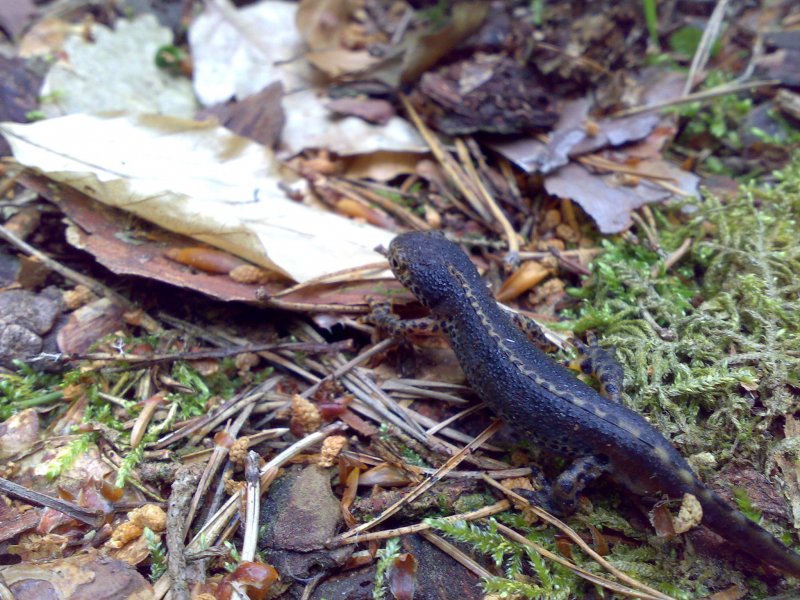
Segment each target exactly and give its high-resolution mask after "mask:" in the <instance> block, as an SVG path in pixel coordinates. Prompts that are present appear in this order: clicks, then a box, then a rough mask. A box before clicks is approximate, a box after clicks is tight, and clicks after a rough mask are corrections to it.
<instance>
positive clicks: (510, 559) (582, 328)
mask: <svg viewBox="0 0 800 600" xmlns="http://www.w3.org/2000/svg"><path fill="white" fill-rule="evenodd" d="M692 211H693V212H690V213H689V214H688V216H687V213H686V207H684V210H683V211H680V210H678V209H675V210H670V209H665V210H664V211H662V212H661V213H660V214H658V215H656V219H657V225H658V240H659V244H660V246H661V247H660V248H648V247H646V245H645V244H644V243H642V242H637V241H631V240H630V238H627V239H623V238H613V239H607V240H604V242H603V245H604V247H605V252H604V253H603V254H602V255H601V256H599V257H598V258H597V260H596V261H595V262H594V264H593V265H592V275H591V276H590V277H589V278H588V279H587V281H586V282H585V285H584V286H583V287H581V288H580V289H577V290H574V293H575V295H576V296H577V297H579V298H580V299H581V300H582V301H581V302H580V303H579V305H578V308H577V309H576V310H575V311H574V312H573V313H572V314H571V315H568V317H570V321H569V323H568V326H569V327H571V328H572V329H573V331H575V333H576V334H582V333H584V332H586V331H588V330H592V331H594V332H595V333H596V334H597V335H598V338H599V339H600V343H601V345H604V346H614V347H616V348H617V357H618V360H619V361H620V362H621V363H622V365H623V367H624V369H625V375H626V386H625V394H624V402H625V403H626V404H627V405H628V406H629V407H631V408H633V409H635V410H637V411H639V412H641V413H643V414H644V415H646V416H647V418H648V419H650V421H651V422H652V423H653V424H654V425H655V426H656V427H657V428H658V429H659V430H660V431H661V432H662V433H663V434H664V435H665V436H666V437H667V438H669V439H670V440H671V441H672V442H673V443H674V444H675V445H676V447H678V448H679V449H680V450H681V452H682V453H683V454H684V455H685V456H687V457H689V458H690V459H691V458H692V457H695V458H696V459H698V460H696V461H695V464H696V465H700V464H704V465H706V466H707V469H706V470H704V473H703V475H704V476H705V477H706V478H707V479H708V478H709V477H713V476H714V472H715V471H717V470H718V469H719V468H720V467H721V466H723V465H725V464H726V463H729V462H730V461H731V460H732V459H733V458H734V457H735V458H736V460H737V461H743V462H746V463H749V464H751V465H753V466H755V468H756V469H757V470H760V471H762V472H763V473H764V474H766V475H769V476H775V480H780V479H781V473H780V472H776V471H775V470H774V469H773V470H772V472H769V467H770V466H773V467H774V465H775V464H776V461H775V460H774V459H775V455H776V453H783V455H784V456H786V454H787V453H788V454H789V457H790V459H791V460H792V461H796V460H797V459H798V447H800V443H791V440H789V439H782V438H783V434H782V428H781V427H780V425H781V423H782V422H783V419H784V417H785V416H786V415H787V414H788V413H790V412H791V411H792V410H793V408H795V407H796V405H797V403H798V401H799V400H800V393H799V392H798V390H800V161H795V163H794V164H792V165H791V166H790V167H788V168H786V169H785V170H783V171H782V172H780V173H776V174H774V182H773V183H772V184H770V185H765V184H760V185H757V184H752V185H746V186H743V187H742V189H741V191H740V193H739V195H738V197H736V198H733V199H729V200H726V201H722V200H720V199H718V198H716V197H714V196H712V195H706V197H705V198H704V200H703V201H702V202H701V203H699V204H698V205H696V206H694V207H693V208H692ZM642 237H643V238H644V236H642ZM687 238H692V239H693V243H692V246H691V249H690V251H689V252H688V253H687V254H686V255H685V256H684V257H683V258H682V260H680V261H679V262H678V263H677V265H675V266H673V267H672V268H670V269H669V270H667V269H665V268H664V264H665V258H666V256H667V255H668V254H669V252H670V251H672V250H673V249H675V248H677V247H679V246H680V244H681V243H682V242H683V241H684V240H685V239H687ZM795 441H797V440H795ZM701 458H702V459H703V460H700V459H701ZM621 493H622V492H621ZM736 498H737V501H738V502H739V504H740V508H742V509H746V510H748V512H749V514H750V516H751V517H752V518H758V517H759V516H760V515H759V511H758V510H757V509H754V507H753V506H752V505H751V503H750V502H749V499H748V497H747V493H746V490H741V489H740V490H737V494H736ZM592 499H593V500H595V501H596V506H595V507H594V509H593V511H592V512H591V513H589V514H586V515H581V516H576V517H575V518H574V519H573V520H572V521H571V523H572V525H573V526H574V527H576V528H577V529H578V530H585V525H584V523H582V521H583V522H589V523H592V524H593V525H594V526H596V527H598V528H601V529H602V528H606V529H607V530H608V529H610V530H614V531H617V532H620V533H623V534H624V535H626V536H628V537H632V538H638V539H640V540H642V543H641V544H640V545H638V546H629V545H625V544H617V545H615V546H614V547H613V549H612V552H611V554H610V555H609V556H608V557H607V558H608V559H609V560H610V562H612V563H613V564H615V565H616V566H617V567H619V568H621V569H622V570H624V571H625V572H627V573H629V574H630V575H632V576H634V577H637V578H640V579H641V580H642V581H644V582H646V583H649V584H651V585H653V586H654V587H657V588H659V589H661V590H663V591H664V592H665V593H668V594H670V595H672V596H674V597H678V598H693V597H698V596H703V595H706V594H708V593H709V592H711V591H713V590H714V589H719V587H720V586H724V585H726V584H730V583H740V584H744V585H745V586H746V589H748V592H749V594H750V596H748V597H760V596H763V595H765V594H766V593H767V586H766V585H765V584H764V583H763V582H761V581H758V580H757V579H755V578H750V579H749V580H747V579H745V578H744V577H743V576H742V574H740V573H737V572H735V571H733V570H732V567H731V566H730V565H728V564H726V563H724V562H722V561H716V560H714V558H713V557H703V556H700V555H695V554H692V553H691V552H689V551H687V549H686V548H685V543H684V542H683V541H682V540H681V539H680V538H679V539H677V540H675V541H671V542H664V541H663V540H657V539H655V538H654V537H653V539H651V540H649V541H648V540H645V537H646V536H645V534H644V533H643V532H642V531H641V530H636V528H634V527H632V526H631V525H630V524H629V523H628V522H627V521H626V519H625V518H623V517H621V516H620V514H619V513H618V512H617V511H616V510H615V507H614V505H613V498H612V497H610V496H609V494H608V492H603V494H595V495H594V496H593V498H592ZM763 524H764V525H765V526H767V527H768V528H770V529H771V530H772V531H773V532H774V533H775V534H776V535H779V536H781V537H782V539H784V541H786V542H787V543H789V544H790V545H795V546H796V547H797V546H798V536H797V533H796V532H792V533H790V532H789V531H787V530H786V529H783V530H782V529H781V527H782V526H784V525H785V523H763ZM515 525H517V526H522V525H523V524H522V523H515ZM442 529H443V530H444V531H445V532H446V533H448V534H449V535H451V536H453V537H455V538H457V539H459V540H461V541H464V542H468V543H470V544H472V545H473V546H474V547H475V548H476V550H478V551H480V552H484V553H485V554H488V555H489V556H491V557H492V558H494V560H495V561H497V564H498V565H500V566H503V567H504V568H505V571H506V574H507V578H498V579H495V580H492V581H489V582H486V587H487V591H492V592H493V593H501V594H504V595H505V596H506V597H514V596H515V595H516V596H517V597H527V598H551V597H556V596H563V597H571V596H572V597H574V596H576V595H580V594H581V592H582V591H585V590H586V587H585V586H586V585H588V584H585V582H582V581H580V580H578V579H577V578H575V577H574V576H573V575H572V574H570V573H569V572H567V571H565V570H564V569H562V568H561V567H558V566H557V565H552V564H545V565H543V564H542V563H541V560H537V559H534V558H532V557H531V556H530V555H529V554H528V553H527V551H525V550H524V549H523V548H522V547H518V546H517V545H515V544H513V543H512V542H509V541H508V540H505V541H504V542H503V543H501V542H500V541H499V540H498V539H497V537H498V535H499V534H497V532H495V531H493V529H492V527H491V526H489V527H480V526H469V527H468V526H466V525H463V526H453V525H449V526H442ZM527 531H528V532H529V533H531V534H534V531H533V530H531V529H530V528H528V529H527ZM535 535H536V536H537V540H536V541H537V543H540V544H542V545H545V546H547V547H549V548H550V549H553V544H552V541H551V542H550V543H548V541H547V537H546V536H542V535H541V532H538V533H535ZM551 539H552V538H551ZM525 563H527V566H526V567H524V568H523V564H525ZM584 566H585V567H587V568H592V565H589V564H584ZM553 594H556V595H555V596H554V595H553Z"/></svg>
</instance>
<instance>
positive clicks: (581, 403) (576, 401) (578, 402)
mask: <svg viewBox="0 0 800 600" xmlns="http://www.w3.org/2000/svg"><path fill="white" fill-rule="evenodd" d="M572 403H573V404H574V405H575V406H586V400H583V399H582V398H578V397H577V396H573V397H572Z"/></svg>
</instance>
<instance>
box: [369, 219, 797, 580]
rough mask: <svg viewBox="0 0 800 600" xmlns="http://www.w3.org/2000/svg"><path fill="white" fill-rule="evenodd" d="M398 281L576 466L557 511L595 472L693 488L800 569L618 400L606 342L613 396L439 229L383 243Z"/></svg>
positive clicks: (564, 509) (792, 571)
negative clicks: (550, 348)
mask: <svg viewBox="0 0 800 600" xmlns="http://www.w3.org/2000/svg"><path fill="white" fill-rule="evenodd" d="M388 258H389V263H390V265H391V268H392V271H393V272H394V274H395V276H396V277H397V278H398V280H399V281H400V282H401V283H402V284H403V285H404V286H405V287H406V288H407V289H408V290H409V291H411V292H412V293H413V294H414V295H415V296H416V297H417V299H418V300H419V301H420V302H421V303H422V304H423V305H425V306H426V307H427V308H429V309H430V311H431V317H430V319H429V320H428V321H425V322H423V321H422V320H420V319H415V320H414V321H413V323H412V325H414V326H416V327H418V328H422V329H425V330H426V331H429V332H430V331H435V330H441V331H443V332H444V333H445V334H446V335H447V337H448V338H449V340H450V345H451V346H452V348H453V351H454V352H455V355H456V357H457V358H458V361H459V363H460V365H461V368H462V369H463V371H464V374H465V376H466V378H467V381H468V382H469V384H470V386H471V387H472V388H473V389H474V390H475V392H476V393H477V394H478V395H479V396H480V398H481V399H482V400H483V401H484V402H485V403H486V404H487V405H488V406H489V407H490V408H491V409H492V410H494V411H495V412H496V413H497V414H499V415H500V416H501V417H502V418H503V419H504V421H505V422H506V423H507V424H509V425H510V426H511V427H513V428H514V429H515V430H516V432H517V433H518V434H520V435H521V436H523V437H525V438H526V439H529V440H531V441H532V442H533V443H535V444H538V445H539V446H541V447H542V448H544V449H545V450H548V451H550V452H553V453H556V454H559V455H561V456H564V457H566V458H568V459H572V461H573V462H572V465H571V466H570V467H569V468H568V469H567V470H566V471H565V472H564V473H563V474H562V475H561V476H559V477H558V479H557V480H556V481H555V482H554V483H553V484H552V486H551V487H552V489H551V490H549V493H548V494H546V495H542V494H540V495H539V496H538V497H537V501H540V502H541V503H542V504H543V505H545V507H546V508H548V509H550V510H555V511H557V512H560V513H562V514H565V513H569V512H571V511H572V510H574V508H575V499H576V497H577V495H578V494H579V493H580V492H581V491H582V489H583V488H584V487H585V486H586V485H587V484H588V483H590V482H591V481H593V480H594V479H596V478H597V477H600V476H601V475H604V474H605V475H609V476H610V477H611V478H612V479H614V480H615V481H617V482H618V483H620V484H621V485H623V486H624V487H626V488H627V489H628V490H630V491H632V492H633V493H635V494H639V495H649V496H652V495H666V496H668V497H670V498H681V497H683V495H684V494H687V493H688V494H692V495H693V496H695V497H696V498H697V500H698V502H699V503H700V505H701V506H702V508H703V517H702V524H703V525H706V526H707V527H709V528H710V529H711V530H712V531H714V532H716V533H718V534H719V535H721V536H722V537H724V538H725V539H726V540H728V541H729V542H730V543H731V544H732V545H733V546H735V547H736V548H739V549H740V550H743V551H744V552H746V553H748V554H750V555H752V556H754V557H755V558H757V559H759V560H761V561H764V562H766V563H769V564H770V565H773V566H774V567H776V568H778V569H780V570H781V571H783V572H785V573H787V574H789V575H792V576H794V577H797V578H800V555H798V554H797V553H795V552H793V551H792V550H791V549H789V548H787V547H786V546H785V545H784V544H782V543H781V542H780V541H779V540H777V539H776V538H775V537H774V536H772V535H771V534H770V533H769V532H767V531H766V530H765V529H763V528H762V527H760V526H759V525H757V524H756V523H754V522H752V521H750V520H748V519H747V517H745V516H744V515H743V514H742V513H741V512H740V511H738V510H736V509H734V508H733V507H732V506H730V505H729V504H727V503H726V502H725V501H724V500H723V499H722V498H720V497H719V496H718V495H717V494H715V493H714V492H713V491H712V490H711V489H709V488H708V487H707V486H706V485H705V484H703V483H702V482H701V481H700V479H699V478H698V477H697V475H695V473H694V472H693V471H692V469H691V467H690V466H689V464H688V463H687V462H686V460H685V459H684V458H683V456H681V455H680V453H679V452H678V451H677V450H676V449H675V448H674V447H673V446H672V444H671V443H670V442H669V441H668V440H667V439H666V438H665V437H664V436H663V435H662V434H661V433H660V432H659V431H658V430H656V429H655V428H654V427H653V426H652V425H650V423H649V422H648V421H647V420H646V419H645V418H644V417H642V416H641V415H639V414H637V413H635V412H634V411H632V410H630V409H628V408H627V407H625V406H624V405H622V404H621V403H620V402H618V401H616V398H617V397H618V395H619V394H618V392H619V390H620V389H621V383H622V382H621V378H622V372H621V369H619V367H618V366H614V365H616V363H613V361H611V363H613V364H612V365H611V366H609V365H610V362H609V360H608V359H609V358H611V353H609V351H607V350H604V349H601V348H598V347H594V348H593V349H592V350H593V351H592V352H591V353H589V354H590V356H591V359H589V360H587V361H585V364H586V365H587V367H588V369H589V370H592V371H593V372H594V373H595V375H596V376H597V377H598V379H599V380H600V381H601V384H603V388H604V389H607V390H615V391H616V393H611V394H609V396H610V399H609V398H605V397H603V396H602V395H601V394H600V393H599V392H597V391H596V390H595V389H593V388H591V387H589V386H588V385H586V384H584V383H583V382H582V381H580V380H579V379H578V378H577V377H575V376H574V374H573V373H572V372H571V371H569V370H568V369H566V368H565V367H563V366H561V365H560V364H558V363H556V362H555V361H553V360H552V359H550V358H549V357H548V356H547V355H546V354H545V353H544V352H542V351H541V350H540V349H539V348H537V347H536V345H534V344H533V343H531V341H533V342H535V343H538V342H541V341H542V338H543V334H542V332H541V329H540V328H539V327H538V325H536V324H535V322H533V321H528V320H526V319H524V318H521V317H519V316H518V315H516V316H512V315H510V314H509V313H508V312H507V311H505V310H503V309H501V308H500V307H499V306H498V304H497V302H496V301H495V299H494V297H493V296H492V295H491V294H490V292H489V290H488V288H487V287H486V285H485V284H484V282H483V281H482V280H481V277H480V275H479V274H478V271H477V269H476V268H475V266H474V265H473V264H472V262H471V261H470V260H469V258H468V257H467V255H466V254H465V253H464V252H463V251H462V250H461V248H459V247H458V246H457V245H456V244H454V243H452V242H450V241H448V240H447V239H445V237H444V236H443V235H441V234H438V233H431V232H426V233H421V232H414V233H406V234H402V235H399V236H397V237H396V238H395V239H394V240H393V241H392V243H391V245H390V246H389V251H388ZM372 321H373V322H374V323H375V324H376V325H378V326H380V327H382V328H384V329H386V330H387V331H389V332H391V333H393V334H396V335H402V334H403V333H406V332H408V330H409V328H410V326H409V325H408V324H407V322H402V321H399V320H398V319H397V318H396V317H394V316H393V315H392V314H391V313H390V312H389V310H388V309H386V308H385V307H384V308H383V309H382V310H378V311H376V312H374V313H373V317H372Z"/></svg>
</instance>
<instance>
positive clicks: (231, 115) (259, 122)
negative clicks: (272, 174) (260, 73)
mask: <svg viewBox="0 0 800 600" xmlns="http://www.w3.org/2000/svg"><path fill="white" fill-rule="evenodd" d="M282 98H283V85H282V84H281V82H280V81H276V82H274V83H271V84H269V85H268V86H267V87H265V88H264V89H263V90H261V91H260V92H258V93H257V94H253V95H252V96H248V97H247V98H244V99H242V100H238V101H235V102H226V103H222V104H215V105H214V106H210V107H208V108H206V109H203V110H201V111H200V112H198V113H197V115H196V118H197V119H198V120H204V119H207V118H209V117H216V118H217V120H218V121H219V124H220V125H222V126H223V127H225V128H226V129H229V130H230V131H232V132H233V133H236V134H238V135H241V136H242V137H246V138H250V139H251V140H255V141H256V142H259V143H260V144H263V145H264V146H267V147H268V148H274V147H275V145H276V144H277V143H278V140H279V139H280V135H281V130H282V129H283V125H284V123H285V122H286V116H285V114H284V112H283V107H282V106H281V99H282Z"/></svg>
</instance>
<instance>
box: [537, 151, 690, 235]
mask: <svg viewBox="0 0 800 600" xmlns="http://www.w3.org/2000/svg"><path fill="white" fill-rule="evenodd" d="M639 167H641V169H642V171H646V172H658V173H659V175H661V174H669V177H670V178H672V180H673V181H670V183H671V184H672V186H674V187H677V188H680V189H681V190H682V191H683V192H684V193H685V194H686V195H695V194H696V193H697V188H698V184H699V178H698V177H697V176H696V175H694V174H692V173H689V172H687V171H683V170H681V169H679V168H678V167H676V166H674V165H671V164H669V163H667V162H666V161H662V160H657V161H642V163H640V164H639ZM628 183H630V182H629V181H621V180H620V178H619V177H617V176H616V175H614V174H605V175H604V174H596V173H593V172H592V171H590V170H589V169H587V168H586V167H584V166H583V165H579V164H574V163H571V164H568V165H567V166H565V167H563V168H561V169H559V170H558V171H556V172H555V173H553V174H551V175H549V176H548V177H547V178H546V179H545V182H544V185H545V189H546V190H547V192H548V193H550V194H552V195H554V196H558V197H560V198H570V199H571V200H574V201H575V202H577V203H578V204H580V206H581V208H583V210H585V211H586V212H587V213H588V214H589V216H591V217H592V218H593V219H594V221H595V223H597V227H598V229H599V230H600V231H601V232H602V233H619V232H620V231H624V230H625V229H627V228H628V227H629V226H630V224H631V218H630V213H631V211H633V210H635V209H637V208H639V207H641V206H644V205H645V204H653V203H656V202H663V201H664V200H668V199H670V198H672V197H673V193H672V192H671V191H669V190H667V189H665V188H664V187H661V186H658V185H656V184H655V183H652V182H651V181H648V180H646V179H642V180H641V181H640V182H639V183H638V185H635V186H630V185H627V184H628Z"/></svg>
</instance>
